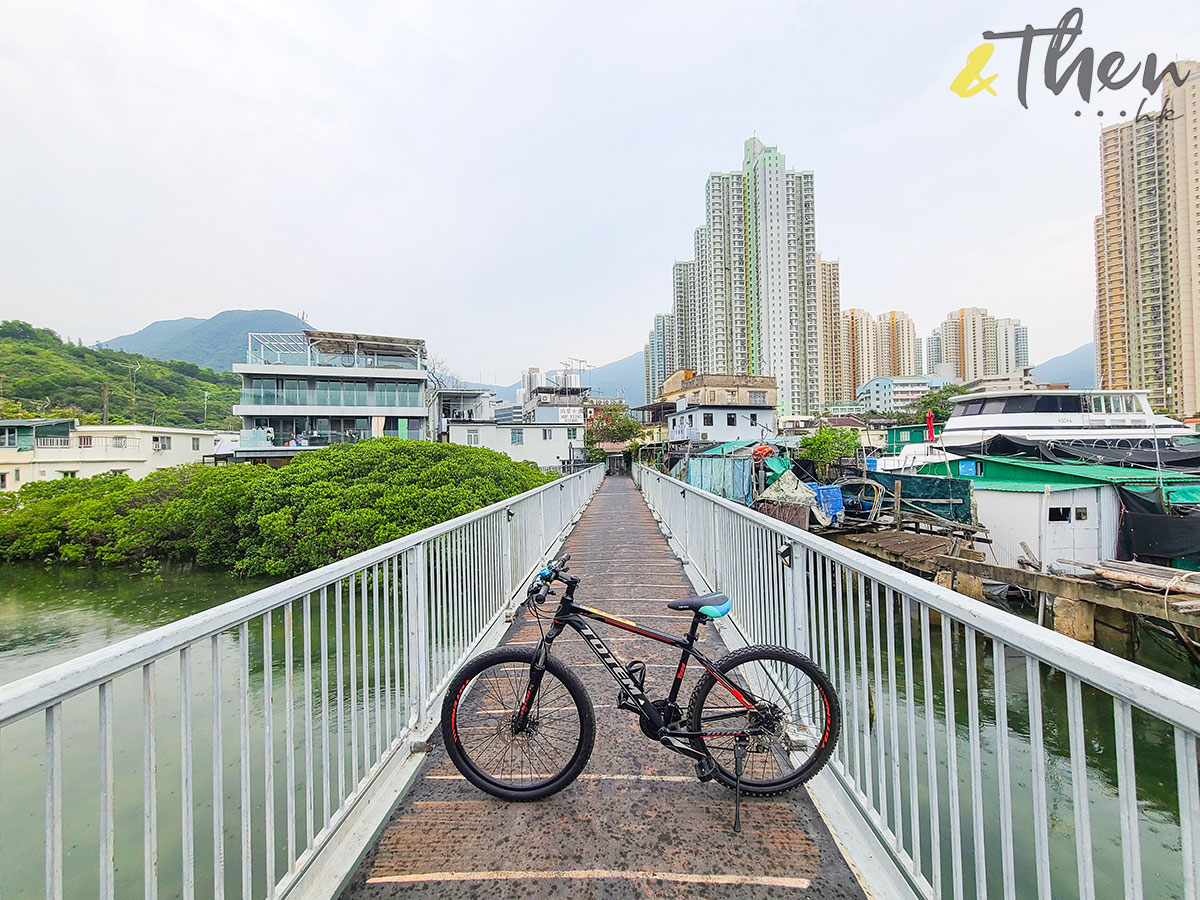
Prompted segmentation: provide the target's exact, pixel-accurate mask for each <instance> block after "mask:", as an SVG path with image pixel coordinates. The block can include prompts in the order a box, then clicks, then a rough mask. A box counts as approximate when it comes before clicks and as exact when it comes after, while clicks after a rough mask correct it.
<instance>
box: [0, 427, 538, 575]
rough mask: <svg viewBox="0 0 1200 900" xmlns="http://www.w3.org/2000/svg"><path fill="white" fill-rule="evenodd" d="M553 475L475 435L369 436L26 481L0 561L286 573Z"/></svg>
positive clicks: (2, 533)
mask: <svg viewBox="0 0 1200 900" xmlns="http://www.w3.org/2000/svg"><path fill="white" fill-rule="evenodd" d="M554 477H555V476H553V475H544V474H542V473H541V472H539V471H538V470H537V468H536V467H535V466H533V465H532V464H530V463H522V462H514V461H513V460H511V459H509V458H508V457H507V456H504V455H503V454H500V453H496V452H495V451H492V450H485V449H482V448H479V447H463V446H460V445H457V444H434V443H429V442H426V441H406V440H400V439H398V438H376V439H373V440H369V441H362V442H360V443H357V444H341V445H336V446H333V447H327V448H324V449H321V450H309V451H305V452H303V453H301V454H299V455H297V457H296V459H295V460H294V461H293V462H291V463H290V464H289V465H287V466H284V467H283V468H281V469H272V468H271V467H269V466H261V465H258V466H255V465H237V466H218V467H213V466H205V465H201V464H198V463H197V464H193V465H188V466H177V467H175V468H170V469H160V470H159V471H157V472H153V473H151V474H150V475H148V476H146V477H145V478H143V479H142V480H141V481H134V480H132V479H130V478H129V477H128V476H125V475H98V476H96V477H95V478H79V479H65V480H62V481H46V482H31V483H29V484H26V485H25V486H23V487H22V488H21V490H20V491H18V492H17V493H16V494H15V495H13V494H9V495H0V496H4V497H5V498H6V499H5V501H4V503H3V504H0V560H45V561H47V562H68V563H73V564H88V563H95V564H101V565H108V566H126V567H139V568H142V569H145V570H153V569H154V567H155V566H156V565H157V564H158V563H161V562H185V563H195V564H197V565H200V566H214V567H216V566H219V567H225V568H230V569H232V570H234V571H236V572H238V573H240V574H242V575H273V576H278V577H288V576H292V575H297V574H299V573H301V572H306V571H309V570H311V569H314V568H317V567H318V566H322V565H325V564H327V563H330V562H333V561H335V560H338V559H342V558H344V557H346V556H350V555H352V554H354V553H359V552H361V551H363V550H367V549H370V548H371V547H375V546H378V545H379V544H381V543H384V542H386V541H390V540H394V539H395V538H399V537H403V536H404V535H406V534H411V533H412V532H414V531H419V530H420V529H422V528H427V527H429V526H431V525H437V524H438V523H440V522H444V521H446V520H447V519H451V518H454V517H455V516H460V515H463V514H464V513H468V512H471V511H472V510H476V509H480V508H482V507H484V506H488V505H490V504H492V503H497V502H499V501H501V500H504V499H506V498H507V497H511V496H513V495H514V494H519V493H522V492H523V491H527V490H530V489H531V488H535V487H538V486H539V485H542V484H546V483H547V482H549V481H552V480H553V479H554ZM14 498H15V499H14Z"/></svg>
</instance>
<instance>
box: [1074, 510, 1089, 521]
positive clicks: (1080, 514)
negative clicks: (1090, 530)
mask: <svg viewBox="0 0 1200 900" xmlns="http://www.w3.org/2000/svg"><path fill="white" fill-rule="evenodd" d="M1075 521H1076V522H1086V521H1087V507H1086V506H1077V507H1075Z"/></svg>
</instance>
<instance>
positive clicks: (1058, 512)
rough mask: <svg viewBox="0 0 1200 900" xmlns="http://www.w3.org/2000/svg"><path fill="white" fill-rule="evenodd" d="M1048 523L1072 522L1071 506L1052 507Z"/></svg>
mask: <svg viewBox="0 0 1200 900" xmlns="http://www.w3.org/2000/svg"><path fill="white" fill-rule="evenodd" d="M1048 521H1050V522H1070V521H1071V507H1069V506H1052V507H1050V515H1049V516H1048Z"/></svg>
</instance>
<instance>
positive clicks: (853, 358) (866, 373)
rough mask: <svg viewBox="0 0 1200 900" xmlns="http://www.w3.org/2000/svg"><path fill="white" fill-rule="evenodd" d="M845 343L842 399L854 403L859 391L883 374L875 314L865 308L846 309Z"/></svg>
mask: <svg viewBox="0 0 1200 900" xmlns="http://www.w3.org/2000/svg"><path fill="white" fill-rule="evenodd" d="M841 342H842V346H841V349H840V361H841V383H842V387H841V397H842V399H843V400H844V401H845V402H847V403H853V402H854V397H855V395H856V393H857V391H858V389H859V388H860V387H862V386H863V385H864V384H866V383H867V382H868V381H870V380H871V379H872V378H874V377H875V376H876V375H877V374H879V373H878V370H877V358H876V353H877V343H878V332H877V331H876V328H875V320H874V318H872V316H871V314H870V313H869V312H867V311H866V310H865V309H847V310H844V311H843V312H842V329H841Z"/></svg>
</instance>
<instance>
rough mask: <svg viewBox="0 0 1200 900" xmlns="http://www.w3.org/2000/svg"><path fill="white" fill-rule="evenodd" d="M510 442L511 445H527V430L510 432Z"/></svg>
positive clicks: (520, 429)
mask: <svg viewBox="0 0 1200 900" xmlns="http://www.w3.org/2000/svg"><path fill="white" fill-rule="evenodd" d="M508 442H509V443H510V444H524V443H525V429H524V428H513V429H511V430H510V431H509V432H508Z"/></svg>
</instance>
